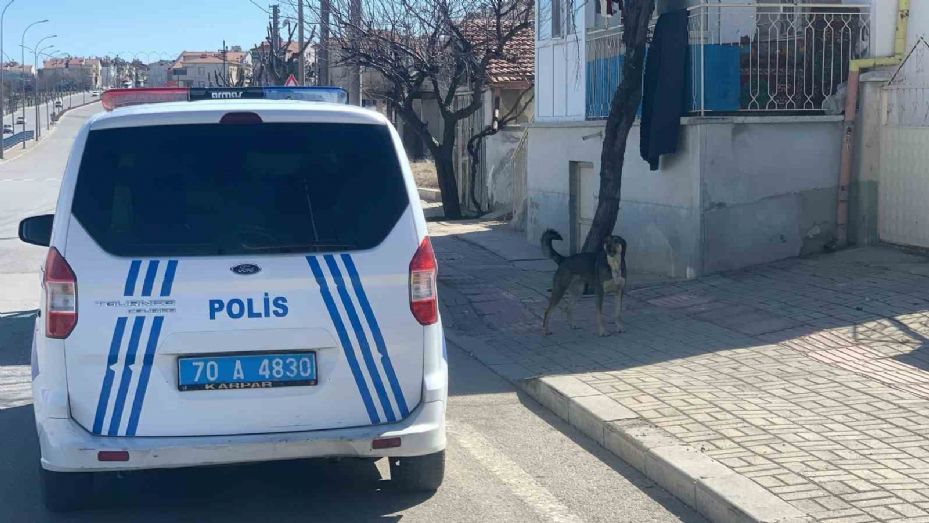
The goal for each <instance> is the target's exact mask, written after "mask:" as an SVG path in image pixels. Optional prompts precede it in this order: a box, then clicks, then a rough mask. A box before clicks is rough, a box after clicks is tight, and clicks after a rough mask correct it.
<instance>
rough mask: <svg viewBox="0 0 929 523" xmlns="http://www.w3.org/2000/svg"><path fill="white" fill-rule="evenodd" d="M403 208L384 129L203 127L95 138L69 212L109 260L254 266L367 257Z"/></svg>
mask: <svg viewBox="0 0 929 523" xmlns="http://www.w3.org/2000/svg"><path fill="white" fill-rule="evenodd" d="M220 152H221V153H220ZM408 205H409V197H408V196H407V193H406V186H405V184H404V180H403V175H402V173H401V171H400V164H399V161H398V159H397V154H396V152H395V150H394V146H393V141H392V140H391V138H390V133H389V131H388V129H387V127H384V126H380V125H360V124H328V123H316V124H305V123H304V124H296V123H263V124H255V125H217V124H199V125H163V126H151V127H137V128H127V129H110V130H99V131H92V132H91V133H90V135H89V136H88V138H87V145H86V147H85V150H84V154H83V158H82V160H81V167H80V171H79V173H78V180H77V187H76V188H75V195H74V202H73V205H72V212H73V214H74V217H75V218H76V219H77V220H78V221H79V222H80V223H81V225H83V226H84V228H85V229H87V232H88V233H89V234H90V235H91V237H92V238H94V240H95V241H96V242H97V243H98V244H99V245H100V247H101V248H103V249H104V250H105V251H107V252H108V253H110V254H114V255H116V256H205V255H232V254H252V255H254V254H270V253H297V252H300V253H305V252H315V251H319V250H330V251H331V250H354V249H368V248H372V247H375V246H377V245H378V244H380V243H381V242H382V241H383V240H384V238H386V237H387V235H388V234H389V233H390V231H391V230H392V229H393V227H394V225H395V224H396V223H397V221H398V220H399V218H400V216H401V215H402V214H403V212H404V210H405V209H406V208H407V206H408Z"/></svg>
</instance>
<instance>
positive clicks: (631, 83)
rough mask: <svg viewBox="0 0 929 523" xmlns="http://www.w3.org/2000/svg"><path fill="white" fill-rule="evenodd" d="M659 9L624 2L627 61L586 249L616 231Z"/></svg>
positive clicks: (647, 0) (644, 2)
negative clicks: (647, 55)
mask: <svg viewBox="0 0 929 523" xmlns="http://www.w3.org/2000/svg"><path fill="white" fill-rule="evenodd" d="M654 11H655V0H625V1H624V2H623V11H622V20H623V22H622V23H623V44H624V45H625V47H626V60H625V62H624V63H623V76H622V81H621V82H620V83H619V85H618V86H617V87H616V92H615V93H613V100H612V101H611V102H610V112H609V115H608V116H607V118H606V126H605V128H604V131H603V149H602V150H601V152H600V198H599V202H598V203H597V210H596V212H595V213H594V219H593V223H592V224H591V226H590V232H589V233H587V239H586V240H585V241H584V247H583V250H584V251H588V252H590V251H594V250H597V249H599V248H600V245H602V244H603V240H604V238H606V237H607V236H609V235H610V234H612V233H613V228H614V227H615V226H616V218H617V216H618V215H619V197H620V190H621V189H622V181H623V163H624V161H625V155H626V139H627V138H629V130H630V129H631V128H632V124H633V122H634V121H635V117H636V112H637V111H638V108H639V104H640V103H641V102H642V75H643V72H644V64H645V49H646V46H647V44H648V28H649V23H650V22H651V19H652V13H653V12H654Z"/></svg>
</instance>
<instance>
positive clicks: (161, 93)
mask: <svg viewBox="0 0 929 523" xmlns="http://www.w3.org/2000/svg"><path fill="white" fill-rule="evenodd" d="M100 99H101V100H102V101H103V108H104V109H106V110H107V111H112V110H113V109H116V108H118V107H126V106H129V105H139V104H151V103H158V102H182V101H184V100H187V88H185V87H142V88H138V89H110V90H108V91H104V92H103V95H102V96H101V97H100Z"/></svg>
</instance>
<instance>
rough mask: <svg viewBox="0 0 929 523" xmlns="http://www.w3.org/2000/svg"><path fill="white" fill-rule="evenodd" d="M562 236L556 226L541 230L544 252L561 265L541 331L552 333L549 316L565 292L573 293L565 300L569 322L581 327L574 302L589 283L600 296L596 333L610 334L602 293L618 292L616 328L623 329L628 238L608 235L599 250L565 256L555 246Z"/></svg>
mask: <svg viewBox="0 0 929 523" xmlns="http://www.w3.org/2000/svg"><path fill="white" fill-rule="evenodd" d="M561 239H562V238H561V235H560V234H558V232H557V231H555V230H553V229H548V230H547V231H545V232H544V233H542V238H541V242H542V252H544V253H545V255H546V256H548V257H549V258H551V259H552V260H554V261H555V263H557V264H558V270H556V271H555V278H554V281H553V282H552V296H551V298H550V299H549V302H548V308H547V309H545V317H544V319H543V320H542V331H543V332H544V333H545V334H546V335H547V334H551V330H549V328H548V320H549V316H550V315H551V313H552V311H553V310H554V309H555V307H556V306H558V303H559V302H560V301H561V300H562V298H564V297H565V294H567V293H569V292H570V293H571V294H570V296H569V297H568V300H567V301H566V302H565V314H566V315H567V316H568V323H569V324H571V328H573V329H576V328H578V327H576V326H575V325H574V316H573V314H572V309H573V308H574V304H575V302H577V300H578V298H580V297H581V294H583V292H584V285H585V284H586V285H588V286H589V287H590V288H591V289H593V291H594V295H595V296H596V298H597V334H598V335H600V336H607V335H608V333H607V332H606V329H604V327H603V296H604V295H605V294H606V293H607V292H615V293H616V305H615V307H616V309H615V310H614V311H613V320H614V321H615V322H616V330H617V331H618V332H623V330H624V328H623V324H622V309H623V292H624V290H625V288H626V240H624V239H623V238H622V237H620V236H607V237H606V238H605V239H604V240H603V248H602V249H599V250H598V251H597V252H582V253H579V254H574V255H572V256H567V257H565V256H562V255H561V254H559V253H558V252H557V251H556V250H555V249H554V247H552V241H554V240H561Z"/></svg>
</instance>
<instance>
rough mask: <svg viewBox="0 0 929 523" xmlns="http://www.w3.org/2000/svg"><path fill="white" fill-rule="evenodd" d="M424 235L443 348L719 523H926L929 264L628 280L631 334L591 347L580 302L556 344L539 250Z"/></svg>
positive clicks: (893, 261) (477, 231) (901, 261)
mask: <svg viewBox="0 0 929 523" xmlns="http://www.w3.org/2000/svg"><path fill="white" fill-rule="evenodd" d="M430 231H431V234H432V236H433V242H434V246H435V250H436V254H437V257H438V259H439V283H440V294H441V301H442V304H443V305H442V306H443V321H444V323H445V325H446V328H447V330H448V336H449V339H452V340H453V341H456V342H459V343H460V344H462V345H463V347H464V348H465V349H466V350H469V351H471V352H472V353H473V354H474V355H475V357H477V358H479V359H480V360H482V361H483V362H484V363H486V364H488V365H489V366H490V367H491V368H493V369H495V370H496V371H497V372H498V373H500V374H502V375H505V376H507V377H508V378H510V379H511V380H513V381H514V382H516V383H518V384H520V386H521V387H522V388H523V389H524V390H526V391H528V392H529V393H530V394H532V395H533V396H534V397H536V399H538V400H539V401H540V402H542V403H543V404H545V405H546V406H548V407H549V408H552V409H553V410H554V411H555V412H556V413H557V414H558V415H559V416H561V417H563V418H565V419H568V420H569V421H570V422H571V423H572V424H574V425H576V426H578V428H580V429H581V430H583V431H584V432H585V433H587V434H588V435H591V436H592V437H594V439H596V440H597V441H599V442H600V443H601V444H602V445H604V446H605V447H607V448H609V449H610V450H612V451H614V452H615V453H617V454H619V455H620V456H621V457H623V458H624V459H625V460H626V461H627V462H629V463H630V464H631V465H633V466H635V467H636V468H639V469H640V470H643V472H645V473H646V475H648V476H649V477H651V478H652V479H654V480H656V481H657V482H658V483H659V484H662V486H664V487H665V488H668V489H669V490H670V491H671V492H672V493H675V495H677V496H678V497H681V499H682V500H683V501H685V502H687V503H688V504H690V505H691V506H695V508H697V509H698V510H700V511H701V512H702V513H704V514H705V515H707V516H708V517H710V518H711V519H715V520H718V521H723V520H725V521H736V520H739V521H802V520H817V521H843V522H846V521H847V522H856V521H896V520H900V521H904V520H905V521H929V339H927V336H929V259H927V258H924V257H921V256H917V255H911V254H906V253H904V252H901V251H898V250H894V249H889V248H865V249H853V250H849V251H844V252H841V253H837V254H832V255H822V256H816V257H812V258H806V259H793V260H786V261H782V262H777V263H773V264H768V265H764V266H761V267H757V268H751V269H746V270H741V271H736V272H730V273H724V274H720V275H713V276H709V277H705V278H701V279H698V280H691V281H678V282H675V281H660V280H658V281H655V280H652V281H643V280H642V279H641V278H637V276H636V275H634V274H633V275H631V277H630V286H631V289H632V290H631V291H630V292H629V293H628V295H627V298H626V303H625V309H624V314H623V316H624V320H625V324H626V332H625V333H623V334H613V335H612V336H611V337H608V338H599V337H597V336H595V335H594V334H595V328H594V319H593V300H592V299H590V298H585V299H582V300H580V302H579V303H578V306H577V308H576V311H575V315H576V317H577V323H578V325H579V326H580V327H581V328H580V330H571V329H570V328H569V327H568V325H567V322H566V320H565V318H564V314H563V313H562V312H561V311H560V310H559V311H558V312H556V313H555V314H554V315H553V325H552V328H553V330H554V332H555V334H554V335H552V336H548V337H545V336H542V335H541V314H542V312H543V310H544V308H545V304H546V302H547V299H548V289H549V288H550V283H551V275H552V271H553V270H554V264H553V263H552V262H550V261H548V260H544V259H541V255H540V252H539V249H538V248H537V247H536V246H534V245H530V244H527V243H526V242H525V240H524V239H522V236H521V235H520V234H516V233H513V232H510V231H508V230H507V229H506V228H505V227H502V226H500V225H496V224H487V223H461V222H459V223H455V224H450V223H440V222H436V223H431V224H430ZM557 247H559V248H560V249H561V250H564V247H563V246H557ZM611 302H612V300H607V303H608V306H607V309H606V311H607V313H610V312H611V311H612V309H611V306H612V303H611Z"/></svg>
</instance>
